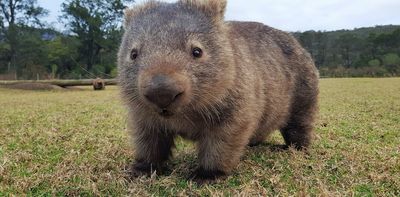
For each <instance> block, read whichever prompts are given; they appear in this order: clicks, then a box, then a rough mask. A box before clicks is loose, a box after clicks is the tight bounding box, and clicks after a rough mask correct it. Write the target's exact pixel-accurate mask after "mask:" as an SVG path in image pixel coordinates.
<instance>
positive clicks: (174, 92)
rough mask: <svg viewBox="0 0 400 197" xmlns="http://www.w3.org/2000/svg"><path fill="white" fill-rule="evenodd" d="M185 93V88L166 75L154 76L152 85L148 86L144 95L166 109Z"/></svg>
mask: <svg viewBox="0 0 400 197" xmlns="http://www.w3.org/2000/svg"><path fill="white" fill-rule="evenodd" d="M182 94H183V90H181V89H180V88H178V87H177V86H176V84H175V83H174V82H173V80H171V79H169V78H168V77H166V76H164V75H157V76H155V77H153V79H152V80H151V82H150V85H149V86H148V87H147V88H146V90H145V93H144V96H145V97H146V99H147V100H149V101H150V102H151V103H153V104H155V105H157V106H158V107H159V108H161V109H164V108H166V107H168V106H169V105H171V104H172V103H173V102H174V101H176V100H177V99H178V97H179V96H180V95H182Z"/></svg>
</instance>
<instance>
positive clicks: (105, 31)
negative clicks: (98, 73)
mask: <svg viewBox="0 0 400 197" xmlns="http://www.w3.org/2000/svg"><path fill="white" fill-rule="evenodd" d="M129 2H133V0H111V1H109V0H68V1H66V2H65V3H63V4H62V12H63V18H65V20H64V22H65V23H66V25H67V26H68V27H69V30H70V31H71V32H72V33H73V35H75V36H76V37H77V38H78V40H79V42H80V46H79V54H80V57H79V58H78V61H79V62H82V63H84V64H85V65H86V70H89V71H92V70H93V68H94V66H95V65H102V64H101V63H102V57H101V55H102V54H108V53H110V52H111V53H113V52H116V51H115V42H113V43H112V44H110V42H108V40H109V39H112V38H113V36H114V34H115V32H118V31H121V21H122V16H123V10H124V9H125V8H126V3H129ZM119 38H120V36H119V37H118V39H119ZM114 55H115V54H114ZM112 59H113V60H115V57H114V58H112ZM114 62H115V61H114ZM110 71H111V70H110Z"/></svg>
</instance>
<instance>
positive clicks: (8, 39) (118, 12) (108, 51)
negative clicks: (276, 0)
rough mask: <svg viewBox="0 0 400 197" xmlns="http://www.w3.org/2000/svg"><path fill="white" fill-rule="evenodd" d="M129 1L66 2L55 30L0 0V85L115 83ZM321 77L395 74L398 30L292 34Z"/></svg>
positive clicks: (29, 6) (11, 0) (36, 13)
mask: <svg viewBox="0 0 400 197" xmlns="http://www.w3.org/2000/svg"><path fill="white" fill-rule="evenodd" d="M133 2H134V0H112V1H107V0H96V1H93V0H66V1H65V2H64V3H63V4H62V5H61V6H62V15H61V16H60V17H59V20H58V22H59V23H61V24H63V26H64V27H65V29H64V30H62V31H60V30H57V29H56V28H54V27H53V26H54V24H48V23H46V22H45V21H44V20H43V17H44V16H46V15H47V14H48V12H49V11H48V10H46V9H44V8H42V7H40V6H38V3H37V1H36V0H0V28H1V29H0V80H11V79H12V80H14V79H18V80H21V79H84V78H95V77H101V78H114V77H115V76H116V75H117V71H116V66H117V65H116V54H117V51H118V46H119V42H120V40H121V36H122V32H123V30H122V27H121V26H122V25H121V24H122V20H123V10H124V9H125V8H126V6H127V5H128V4H129V3H133ZM292 33H293V35H294V36H295V37H296V38H297V39H298V40H299V42H300V43H301V44H302V45H303V46H304V47H305V48H306V49H307V50H308V51H309V52H310V54H311V55H312V57H313V58H314V60H315V63H316V65H317V67H318V69H319V70H320V75H321V77H392V76H399V75H400V26H396V25H387V26H376V27H369V28H358V29H354V30H338V31H330V32H326V31H307V32H292Z"/></svg>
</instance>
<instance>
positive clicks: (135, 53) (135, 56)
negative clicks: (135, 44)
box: [131, 49, 138, 60]
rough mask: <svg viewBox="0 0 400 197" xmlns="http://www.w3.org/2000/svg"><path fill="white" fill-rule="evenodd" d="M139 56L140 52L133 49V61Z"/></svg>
mask: <svg viewBox="0 0 400 197" xmlns="http://www.w3.org/2000/svg"><path fill="white" fill-rule="evenodd" d="M137 56H138V51H137V50H136V49H132V51H131V60H135V59H136V58H137Z"/></svg>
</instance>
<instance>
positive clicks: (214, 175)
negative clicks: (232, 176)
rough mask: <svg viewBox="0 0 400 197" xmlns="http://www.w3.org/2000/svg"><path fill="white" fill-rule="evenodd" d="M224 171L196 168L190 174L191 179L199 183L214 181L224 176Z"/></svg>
mask: <svg viewBox="0 0 400 197" xmlns="http://www.w3.org/2000/svg"><path fill="white" fill-rule="evenodd" d="M225 177H226V173H225V172H223V171H221V170H205V169H203V168H198V169H197V170H196V171H194V172H193V174H192V175H191V178H190V179H191V180H193V181H194V182H196V183H197V184H199V185H203V184H211V183H215V182H216V181H217V180H218V179H221V178H225Z"/></svg>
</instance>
